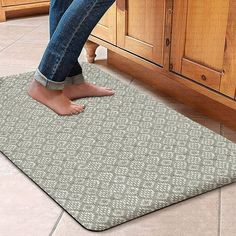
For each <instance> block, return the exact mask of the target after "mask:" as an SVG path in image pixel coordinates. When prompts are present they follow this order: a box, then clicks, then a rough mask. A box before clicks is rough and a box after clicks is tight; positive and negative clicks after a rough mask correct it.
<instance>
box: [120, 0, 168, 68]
mask: <svg viewBox="0 0 236 236" xmlns="http://www.w3.org/2000/svg"><path fill="white" fill-rule="evenodd" d="M117 3H118V8H117V45H118V46H119V47H121V48H124V49H126V50H128V51H130V52H132V53H134V54H136V55H139V56H141V57H143V58H145V59H148V60H150V61H152V62H155V63H157V64H159V65H163V38H164V21H165V0H158V1H157V0H117Z"/></svg>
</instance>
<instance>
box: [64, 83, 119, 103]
mask: <svg viewBox="0 0 236 236" xmlns="http://www.w3.org/2000/svg"><path fill="white" fill-rule="evenodd" d="M63 93H64V94H65V95H66V96H67V97H68V98H69V99H71V100H74V99H77V98H82V97H94V96H99V97H100V96H111V95H113V94H114V93H115V91H113V90H112V89H111V88H106V87H100V86H97V85H95V84H92V83H88V82H84V83H81V84H73V85H65V87H64V90H63Z"/></svg>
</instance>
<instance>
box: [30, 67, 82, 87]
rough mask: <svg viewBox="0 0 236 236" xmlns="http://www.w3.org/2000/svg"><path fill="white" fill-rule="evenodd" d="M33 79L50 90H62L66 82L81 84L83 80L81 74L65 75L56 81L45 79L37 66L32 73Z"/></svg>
mask: <svg viewBox="0 0 236 236" xmlns="http://www.w3.org/2000/svg"><path fill="white" fill-rule="evenodd" d="M34 79H35V80H37V81H38V82H39V83H40V84H42V85H43V86H44V87H46V88H48V89H52V90H62V89H64V86H65V85H66V84H81V83H84V82H85V79H84V76H83V74H78V75H74V76H67V77H66V78H65V80H64V81H62V82H57V81H52V80H49V79H47V78H46V77H45V76H44V75H43V74H42V73H41V72H40V71H39V69H38V68H37V69H36V71H35V74H34Z"/></svg>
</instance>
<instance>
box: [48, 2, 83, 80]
mask: <svg viewBox="0 0 236 236" xmlns="http://www.w3.org/2000/svg"><path fill="white" fill-rule="evenodd" d="M72 2H73V0H63V1H61V0H51V1H50V8H49V36H50V39H51V38H52V35H53V33H54V32H55V30H56V28H57V25H58V23H59V21H60V19H61V17H62V16H63V14H64V13H65V11H66V10H67V8H68V7H69V6H70V4H71V3H72ZM74 80H76V82H77V84H80V83H83V82H84V81H85V80H84V76H83V73H82V67H81V65H80V64H79V62H78V59H76V60H75V63H74V66H73V67H72V69H71V71H70V72H69V74H68V76H67V77H66V79H65V82H66V84H73V81H74Z"/></svg>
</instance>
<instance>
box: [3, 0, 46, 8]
mask: <svg viewBox="0 0 236 236" xmlns="http://www.w3.org/2000/svg"><path fill="white" fill-rule="evenodd" d="M1 2H2V6H3V7H4V6H5V7H6V6H16V5H22V4H29V3H37V2H48V0H1Z"/></svg>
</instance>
